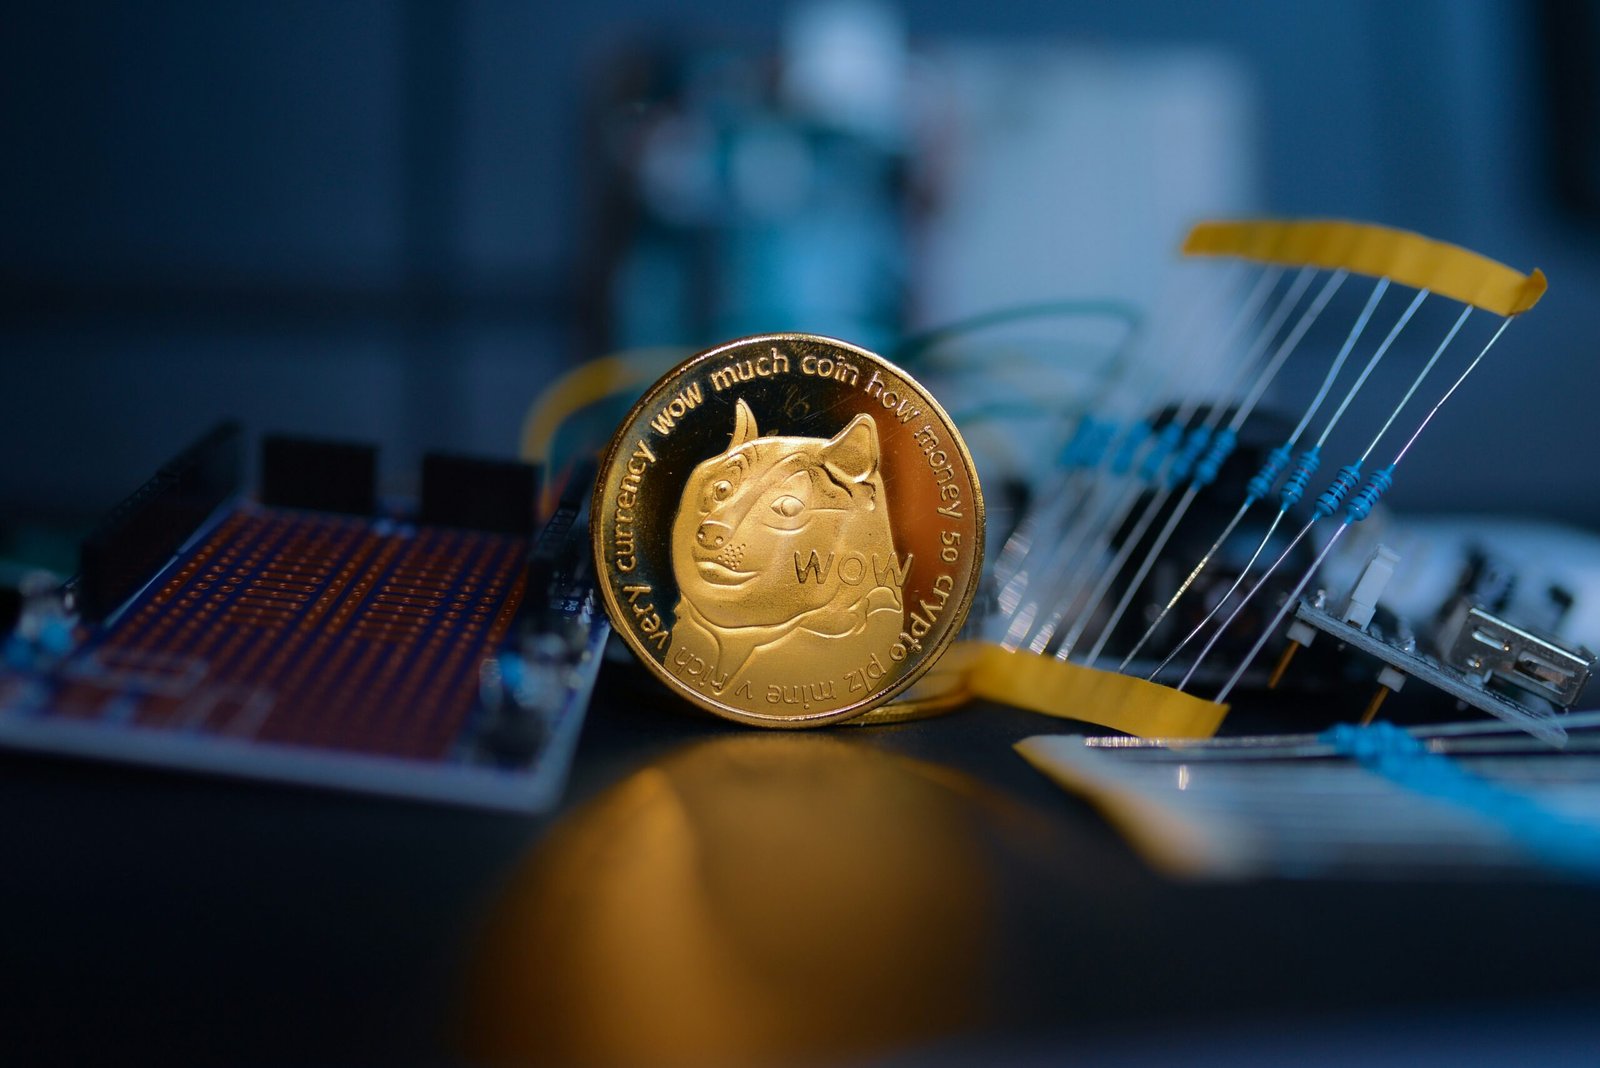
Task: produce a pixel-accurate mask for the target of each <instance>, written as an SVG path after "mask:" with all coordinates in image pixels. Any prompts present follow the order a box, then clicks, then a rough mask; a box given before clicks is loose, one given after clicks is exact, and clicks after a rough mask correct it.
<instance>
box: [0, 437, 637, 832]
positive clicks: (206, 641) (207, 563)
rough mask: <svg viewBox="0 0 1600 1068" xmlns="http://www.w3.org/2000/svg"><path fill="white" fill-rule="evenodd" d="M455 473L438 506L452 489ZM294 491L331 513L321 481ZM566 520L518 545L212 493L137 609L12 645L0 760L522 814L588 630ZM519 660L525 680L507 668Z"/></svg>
mask: <svg viewBox="0 0 1600 1068" xmlns="http://www.w3.org/2000/svg"><path fill="white" fill-rule="evenodd" d="M280 451H281V450H280ZM313 451H314V449H313ZM336 467H337V465H330V467H329V468H328V470H334V469H335V468H336ZM460 467H461V463H460V461H457V462H456V468H457V470H456V471H454V472H453V473H454V474H455V475H456V476H457V477H453V478H451V479H450V480H449V482H450V485H451V486H452V490H453V492H457V493H459V490H460V487H461V485H462V484H463V482H464V481H465V482H467V483H470V478H468V479H466V480H463V479H462V478H461V477H459V475H460ZM281 476H282V471H281V470H274V472H273V477H274V478H280V479H281ZM271 481H272V479H264V483H268V482H271ZM491 481H494V479H493V478H491ZM499 481H500V483H501V488H503V484H504V479H503V478H501V479H499ZM526 485H527V486H528V488H529V490H530V492H529V494H528V497H529V506H530V507H531V506H532V505H531V501H532V492H531V486H532V483H531V482H526ZM331 488H332V489H334V490H336V489H337V487H331ZM488 488H494V487H488ZM313 491H314V492H313V496H317V497H318V498H319V499H320V500H321V501H322V502H323V503H331V504H335V505H337V504H338V500H337V493H333V494H332V495H330V492H329V491H330V486H329V485H328V484H327V483H326V481H324V484H323V485H321V486H320V487H313ZM142 492H144V494H145V496H144V498H142V499H151V498H159V497H160V493H159V492H158V491H151V490H150V489H149V487H146V490H145V491H142ZM272 496H274V497H275V498H281V497H282V496H283V495H282V493H281V492H280V491H279V489H278V488H273V490H272ZM434 504H435V505H436V504H437V501H436V500H435V502H434ZM580 508H581V502H578V501H570V500H569V501H567V502H566V507H565V509H564V511H563V513H560V514H558V516H557V517H556V519H555V520H553V521H552V524H551V527H550V528H549V529H547V530H546V531H545V533H544V534H543V535H542V536H541V537H540V538H539V539H537V546H538V550H537V551H535V545H536V541H535V539H534V538H532V537H531V536H529V535H528V533H527V532H526V531H524V530H511V531H507V530H505V529H500V530H492V529H490V530H486V529H471V528H468V527H465V526H459V525H446V524H444V523H420V522H416V521H413V520H409V519H406V518H404V517H400V518H395V517H387V516H385V517H375V516H371V515H353V514H340V513H339V512H336V511H314V510H308V509H305V508H296V507H285V506H281V505H273V504H263V503H260V502H258V501H255V500H251V499H248V498H245V497H242V496H234V497H230V498H227V499H225V500H223V501H222V502H221V503H220V504H219V506H218V508H217V509H216V510H215V511H214V512H213V513H212V514H211V515H210V517H209V518H208V519H207V520H206V521H205V522H204V523H203V524H202V526H201V528H200V529H199V530H198V531H197V532H196V533H195V534H193V535H192V536H191V537H189V538H188V539H187V541H186V543H185V544H184V545H182V546H181V548H180V549H179V551H178V552H177V553H176V554H175V555H173V556H172V558H171V559H170V560H169V561H168V562H167V563H166V564H165V565H164V566H161V567H160V568H159V570H158V571H157V573H156V574H155V575H154V576H153V577H152V578H151V579H150V580H149V581H148V583H147V584H145V585H144V586H143V588H142V589H141V590H140V591H139V592H138V593H136V594H135V595H133V596H132V597H130V598H128V599H126V600H125V601H123V602H122V603H121V604H120V605H119V606H118V607H116V608H115V609H114V610H113V611H111V612H110V613H108V614H107V616H106V617H105V618H104V619H103V620H102V621H99V622H97V623H96V622H88V621H84V620H77V621H76V623H75V625H73V626H71V628H70V631H69V634H70V638H69V639H66V640H63V639H60V638H58V639H57V641H56V642H55V643H54V644H55V650H56V653H55V655H51V653H50V651H49V649H47V648H42V647H35V648H31V649H30V648H27V647H25V646H24V645H22V644H20V643H18V642H17V641H16V640H15V639H14V640H13V643H12V644H11V646H9V647H8V656H7V661H8V665H9V668H8V669H0V745H6V746H11V747H16V748H21V749H29V750H42V751H49V752H55V753H64V754H74V755H83V756H92V757H100V758H110V759H115V760H126V761H133V762H137V763H142V764H154V765H160V766H167V767H174V768H184V769H190V770H201V771H213V772H222V773H228V774H237V775H245V776H250V777H255V778H263V779H272V780H284V781H292V782H298V783H311V784H318V785H323V786H331V787H336V788H342V789H356V790H363V791H370V792H378V793H385V794H391V795H399V796H408V797H417V798H431V799H436V800H445V801H456V802H463V803H469V804H480V805H489V806H494V807H510V808H520V809H537V808H540V807H543V806H545V805H547V804H549V803H550V802H552V801H553V800H554V799H555V797H556V796H557V795H558V793H559V790H560V787H561V784H562V780H563V778H564V775H565V771H566V766H567V764H568V763H569V761H570V756H571V751H572V748H573V746H574V744H575V738H576V732H577V730H578V726H579V724H580V722H581V719H582V715H583V711H584V708H585V706H586V704H587V699H588V695H589V692H590V690H591V689H592V687H593V682H594V676H595V674H596V672H597V671H598V665H599V654H600V650H601V647H602V645H603V643H604V641H605V638H606V636H607V634H608V633H609V631H608V628H607V627H606V625H605V623H604V618H603V614H601V613H599V612H598V611H597V610H596V607H595V605H594V603H593V600H592V598H591V597H589V596H588V595H587V593H586V591H585V588H584V577H583V576H582V575H581V574H577V573H575V571H574V568H573V567H572V566H570V565H571V561H572V560H573V559H581V544H580V543H581V542H582V538H581V536H580V535H581V529H580V530H574V529H573V528H574V527H575V526H577V524H576V519H577V514H576V513H577V511H578V510H579V509H580ZM433 510H434V511H437V507H435V508H434V509H433ZM428 511H429V509H428V508H426V507H425V508H424V509H423V512H424V513H427V512H428ZM480 513H481V509H480ZM460 514H461V512H460V508H459V507H458V508H456V510H455V514H454V515H446V516H445V518H446V519H450V518H460ZM151 525H152V524H151V523H148V522H147V523H145V524H144V526H145V527H150V526H151ZM153 525H154V526H157V527H159V526H160V525H161V524H159V523H156V524H153ZM491 525H493V524H491ZM499 525H500V526H502V527H504V526H505V524H503V523H502V524H499ZM512 525H513V526H517V525H519V524H512ZM121 526H122V527H126V526H127V524H126V523H125V522H124V523H122V524H121ZM139 550H140V552H141V553H142V554H143V555H149V552H148V547H139ZM579 570H581V569H579ZM124 571H126V569H125V568H124V569H120V570H118V571H117V572H116V573H117V574H119V575H120V574H122V573H123V572H124ZM530 576H535V581H536V582H538V583H541V585H540V586H539V588H537V589H536V590H534V592H533V595H532V597H531V598H530V597H529V596H528V592H529V582H530ZM86 592H87V591H86ZM110 599H111V598H108V597H105V596H103V595H98V594H96V595H91V596H89V597H87V600H89V601H91V602H92V601H95V600H100V601H102V602H103V601H106V600H110ZM552 634H554V635H556V638H555V641H556V647H555V648H554V649H553V650H552V649H551V646H550V635H552ZM541 638H542V639H543V641H541ZM44 644H45V645H49V644H50V643H48V642H46V643H44ZM530 644H532V645H538V646H539V647H540V648H541V649H542V650H543V651H542V652H541V653H540V654H539V656H540V657H541V658H542V660H541V665H542V668H543V669H544V670H542V671H539V672H530V671H529V670H527V669H526V666H525V665H524V662H523V654H522V650H523V649H524V648H526V647H528V646H529V645H530ZM508 674H515V675H518V676H519V677H520V676H528V677H530V678H535V680H536V683H537V688H538V689H539V692H538V693H535V694H531V695H530V694H529V693H527V692H526V691H527V686H526V685H524V686H523V690H524V692H523V693H522V695H521V699H518V695H516V694H512V693H510V692H508V689H507V687H506V686H505V685H504V678H505V677H506V676H507V675H508ZM513 721H515V722H513ZM508 727H509V728H511V729H508Z"/></svg>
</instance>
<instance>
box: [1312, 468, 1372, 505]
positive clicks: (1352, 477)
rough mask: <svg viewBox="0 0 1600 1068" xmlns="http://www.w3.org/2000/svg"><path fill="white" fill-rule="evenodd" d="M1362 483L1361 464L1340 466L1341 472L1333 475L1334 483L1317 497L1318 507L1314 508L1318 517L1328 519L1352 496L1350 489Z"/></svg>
mask: <svg viewBox="0 0 1600 1068" xmlns="http://www.w3.org/2000/svg"><path fill="white" fill-rule="evenodd" d="M1359 485H1361V465H1360V464H1345V465H1344V466H1343V467H1341V468H1339V473H1338V474H1337V475H1335V476H1333V483H1332V484H1331V485H1329V486H1328V488H1327V489H1325V490H1323V491H1322V496H1320V497H1318V498H1317V504H1316V507H1315V508H1313V509H1312V511H1313V512H1315V513H1316V516H1317V518H1318V519H1326V518H1327V517H1328V516H1330V515H1332V514H1333V513H1335V512H1337V511H1338V510H1339V505H1341V504H1343V503H1344V499H1345V498H1346V497H1348V496H1350V491H1351V490H1353V489H1355V488H1356V487H1357V486H1359Z"/></svg>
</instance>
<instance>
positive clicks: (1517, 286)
mask: <svg viewBox="0 0 1600 1068" xmlns="http://www.w3.org/2000/svg"><path fill="white" fill-rule="evenodd" d="M1183 253H1184V255H1186V256H1237V257H1239V258H1241V259H1247V260H1256V261H1258V262H1261V263H1279V264H1285V265H1287V266H1291V267H1322V268H1324V269H1326V270H1341V269H1342V270H1346V271H1351V272H1354V273H1355V274H1364V275H1369V276H1371V277H1374V278H1388V279H1391V280H1393V281H1396V282H1399V283H1401V284H1402V285H1407V286H1410V287H1411V288H1413V289H1427V290H1430V291H1431V292H1434V293H1438V294H1440V295H1442V296H1446V297H1450V298H1451V299H1453V300H1459V301H1461V302H1462V303H1464V304H1471V305H1472V306H1473V307H1476V308H1482V309H1483V310H1484V311H1490V312H1494V313H1495V314H1496V315H1520V314H1521V313H1523V312H1525V311H1527V310H1528V309H1529V308H1531V307H1533V306H1534V305H1535V304H1537V303H1539V298H1540V297H1542V296H1544V291H1545V289H1546V288H1547V285H1548V283H1547V282H1546V281H1545V277H1544V273H1543V272H1542V271H1534V272H1533V273H1532V274H1522V273H1520V272H1518V271H1515V270H1512V269H1511V268H1510V267H1507V266H1506V265H1505V264H1503V263H1496V262H1495V261H1494V260H1491V259H1489V258H1488V257H1487V256H1480V255H1478V254H1477V253H1476V252H1468V251H1467V250H1466V249H1464V248H1461V247H1460V246H1459V245H1451V244H1447V243H1446V242H1443V241H1435V240H1433V239H1432V238H1428V237H1423V236H1422V235H1421V234H1414V233H1411V232H1410V231H1408V230H1395V229H1393V228H1391V227H1388V226H1375V225H1372V224H1369V223H1353V222H1337V221H1321V220H1316V221H1311V220H1295V221H1288V220H1273V219H1262V220H1256V221H1244V222H1203V223H1200V224H1198V225H1196V226H1195V228H1194V229H1193V230H1191V231H1190V232H1189V237H1188V239H1187V240H1186V241H1184V243H1183Z"/></svg>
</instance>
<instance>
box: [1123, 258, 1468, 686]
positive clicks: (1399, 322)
mask: <svg viewBox="0 0 1600 1068" xmlns="http://www.w3.org/2000/svg"><path fill="white" fill-rule="evenodd" d="M1427 296H1428V291H1427V290H1426V289H1419V290H1418V291H1417V295H1416V296H1415V297H1413V298H1412V300H1411V303H1410V304H1408V305H1407V306H1406V309H1405V311H1403V312H1401V313H1400V317H1399V318H1398V319H1396V320H1395V323H1394V325H1393V326H1392V327H1390V328H1389V333H1388V334H1387V335H1385V336H1384V339H1383V341H1382V342H1381V343H1380V344H1379V345H1378V348H1377V350H1376V351H1375V352H1373V354H1372V355H1371V356H1370V357H1369V358H1368V359H1367V362H1366V365H1365V366H1364V367H1362V369H1361V373H1360V374H1359V375H1357V376H1356V380H1355V382H1353V383H1351V385H1350V388H1349V389H1348V390H1346V391H1345V395H1344V399H1343V400H1341V401H1340V402H1339V407H1338V408H1337V409H1336V410H1335V411H1334V413H1333V414H1332V415H1331V416H1329V418H1328V422H1327V425H1326V426H1324V427H1323V428H1322V433H1321V434H1320V435H1318V437H1317V444H1316V446H1315V449H1314V450H1313V451H1315V450H1320V449H1321V448H1322V446H1323V445H1324V444H1325V443H1326V442H1327V440H1328V435H1330V434H1332V433H1333V428H1334V427H1336V426H1338V424H1339V420H1340V419H1342V418H1343V417H1344V413H1345V412H1346V411H1347V410H1348V409H1349V407H1350V404H1351V402H1352V401H1354V400H1355V397H1356V394H1358V393H1360V392H1361V387H1362V386H1364V385H1366V383H1367V379H1368V378H1369V377H1371V375H1372V372H1373V370H1374V369H1375V368H1376V367H1377V366H1378V364H1379V363H1380V362H1381V361H1382V360H1383V357H1384V356H1385V355H1386V354H1387V353H1388V352H1389V350H1390V348H1392V347H1393V346H1394V342H1395V339H1396V338H1398V337H1399V336H1400V332H1401V331H1402V330H1404V329H1405V327H1406V324H1408V323H1409V322H1410V321H1411V319H1412V317H1413V316H1414V315H1416V313H1417V309H1418V308H1420V307H1421V306H1422V302H1423V300H1424V299H1426V298H1427ZM1372 306H1373V303H1372V302H1370V301H1369V308H1370V307H1372ZM1469 308H1470V306H1469ZM1459 329H1460V322H1459V321H1458V322H1457V324H1456V326H1455V328H1453V329H1452V330H1451V332H1450V334H1449V336H1448V337H1447V338H1446V339H1445V341H1444V342H1443V344H1441V345H1440V347H1439V348H1438V349H1437V350H1436V351H1435V353H1434V356H1433V358H1432V359H1430V360H1429V361H1428V364H1427V366H1426V367H1424V368H1423V369H1422V373H1421V374H1420V375H1418V376H1417V379H1416V380H1415V381H1413V382H1412V384H1411V387H1410V388H1409V389H1407V390H1406V397H1405V398H1404V399H1402V401H1401V404H1400V405H1399V406H1397V410H1398V408H1399V407H1400V406H1403V405H1404V403H1405V400H1406V399H1409V398H1410V396H1411V394H1412V393H1414V392H1415V391H1416V387H1417V384H1418V382H1420V381H1421V379H1422V377H1424V376H1425V375H1426V374H1427V373H1428V371H1429V370H1430V369H1432V367H1433V364H1434V363H1435V362H1436V361H1437V359H1438V356H1439V353H1441V352H1443V351H1444V347H1445V345H1448V344H1449V343H1450V340H1451V339H1453V338H1454V337H1455V334H1456V331H1457V330H1459ZM1390 422H1393V415H1391V417H1390ZM1385 428H1387V424H1385ZM1380 438H1381V434H1380V435H1379V437H1378V438H1374V440H1373V442H1372V444H1371V445H1368V447H1367V451H1368V452H1369V453H1370V452H1371V450H1372V448H1373V446H1375V445H1376V444H1377V442H1378V440H1379V439H1380ZM1363 456H1365V454H1363ZM1358 467H1359V465H1352V467H1351V468H1346V469H1345V471H1342V472H1340V475H1341V477H1343V476H1344V475H1345V474H1346V473H1347V472H1349V471H1350V470H1352V469H1354V468H1358ZM1355 477H1356V478H1357V479H1358V480H1359V474H1357V475H1356V476H1355ZM1343 492H1348V490H1345V491H1343ZM1341 496H1342V494H1341ZM1292 504H1293V502H1291V501H1290V500H1289V499H1287V497H1286V498H1285V500H1284V501H1283V504H1282V506H1281V507H1280V508H1279V515H1280V516H1281V515H1282V514H1283V513H1286V512H1287V511H1288V510H1289V509H1290V507H1292ZM1334 508H1335V510H1337V504H1335V506H1334ZM1311 522H1312V523H1313V524H1315V523H1316V519H1312V521H1311ZM1277 527H1278V523H1277V521H1274V522H1273V524H1272V526H1271V527H1270V528H1269V529H1268V531H1267V533H1266V534H1265V535H1263V536H1262V539H1261V544H1260V545H1258V546H1257V547H1256V550H1255V552H1253V553H1252V554H1251V555H1250V564H1249V565H1247V566H1246V568H1245V569H1244V570H1243V571H1241V572H1240V573H1239V576H1238V577H1237V578H1235V579H1234V581H1233V585H1232V586H1230V587H1229V588H1228V592H1227V593H1226V594H1224V595H1223V597H1222V599H1221V600H1219V601H1218V602H1217V603H1216V604H1215V605H1213V606H1212V608H1211V610H1210V611H1209V612H1207V613H1206V615H1205V618H1204V619H1202V620H1201V621H1200V622H1199V623H1198V624H1196V625H1195V627H1194V629H1192V630H1191V631H1190V632H1189V633H1188V634H1187V635H1185V636H1184V638H1183V640H1182V641H1181V642H1179V643H1178V645H1177V647H1176V648H1174V649H1173V650H1172V652H1171V653H1169V654H1168V655H1167V658H1166V659H1165V660H1163V661H1162V662H1161V664H1160V665H1159V666H1157V668H1156V670H1155V671H1154V672H1151V674H1150V675H1149V676H1148V677H1149V678H1152V679H1153V678H1155V676H1156V675H1157V674H1159V673H1160V672H1161V671H1162V670H1163V669H1164V668H1165V667H1166V666H1167V664H1169V663H1171V662H1172V660H1173V658H1174V657H1176V656H1177V654H1178V653H1179V652H1180V651H1182V650H1183V649H1184V648H1185V647H1186V646H1187V645H1188V644H1189V643H1190V642H1191V641H1193V640H1194V639H1195V638H1196V637H1198V636H1199V635H1200V632H1201V631H1203V630H1204V629H1205V628H1206V627H1207V626H1208V625H1209V624H1210V623H1211V621H1212V620H1213V619H1214V618H1216V615H1217V613H1218V612H1220V611H1221V610H1222V608H1223V606H1224V605H1226V604H1227V603H1228V598H1230V597H1232V596H1233V594H1234V592H1235V591H1237V590H1238V589H1239V587H1240V586H1241V585H1242V584H1243V583H1244V580H1245V578H1246V577H1247V576H1248V575H1249V573H1250V572H1249V567H1250V566H1253V565H1254V562H1255V561H1256V560H1257V559H1258V558H1259V557H1260V555H1261V552H1262V550H1263V549H1264V548H1265V547H1266V543H1267V541H1268V540H1269V539H1271V537H1272V534H1273V532H1274V531H1276V530H1277ZM1307 529H1310V528H1309V527H1307ZM1304 533H1305V531H1302V532H1301V533H1300V534H1299V535H1296V536H1295V540H1294V542H1292V543H1291V544H1290V549H1293V547H1294V546H1295V545H1297V544H1299V542H1300V538H1301V537H1303V536H1304ZM1286 552H1287V550H1286ZM1282 562H1283V558H1282V557H1280V558H1279V559H1278V560H1276V561H1274V562H1273V564H1272V566H1271V567H1270V568H1268V570H1267V575H1266V576H1264V578H1263V581H1264V579H1265V578H1266V577H1270V576H1271V574H1272V572H1273V571H1275V570H1276V569H1277V567H1278V565H1279V564H1281V563H1282ZM1261 586H1262V583H1257V584H1256V585H1255V586H1253V587H1251V589H1250V592H1249V593H1247V594H1245V596H1244V599H1243V600H1242V601H1240V602H1239V604H1238V605H1237V606H1235V608H1234V610H1233V612H1232V613H1230V614H1229V615H1228V616H1227V617H1226V618H1225V619H1223V620H1222V622H1221V623H1220V624H1219V625H1218V627H1217V630H1216V633H1214V634H1213V635H1212V636H1211V640H1210V641H1208V642H1206V644H1205V646H1204V647H1203V648H1202V649H1201V650H1200V656H1199V657H1198V658H1197V659H1196V660H1195V662H1194V663H1193V664H1191V665H1190V666H1189V670H1188V671H1187V672H1186V673H1185V674H1184V676H1183V680H1182V682H1180V683H1179V684H1178V689H1180V690H1181V689H1183V688H1184V686H1186V685H1188V683H1189V680H1190V679H1192V678H1193V677H1194V673H1195V670H1196V669H1197V668H1199V666H1200V663H1201V662H1202V661H1203V660H1205V658H1206V656H1207V655H1209V654H1210V652H1211V650H1212V649H1213V648H1214V647H1215V646H1216V644H1217V639H1218V638H1220V637H1221V636H1222V633H1223V632H1224V631H1226V630H1227V629H1228V626H1229V625H1230V624H1231V623H1232V622H1233V620H1234V618H1235V617H1236V616H1238V614H1239V612H1240V611H1241V610H1242V609H1243V608H1244V606H1245V605H1246V604H1248V603H1249V602H1250V599H1251V598H1253V597H1254V596H1255V594H1256V591H1257V590H1259V589H1260V588H1261Z"/></svg>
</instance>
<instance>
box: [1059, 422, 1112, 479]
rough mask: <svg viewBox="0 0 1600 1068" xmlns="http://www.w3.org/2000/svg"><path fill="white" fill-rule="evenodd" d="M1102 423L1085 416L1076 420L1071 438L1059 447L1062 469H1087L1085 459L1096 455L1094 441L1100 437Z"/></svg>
mask: <svg viewBox="0 0 1600 1068" xmlns="http://www.w3.org/2000/svg"><path fill="white" fill-rule="evenodd" d="M1103 425H1104V424H1103V421H1102V420H1099V419H1096V418H1095V417H1094V416H1092V415H1086V416H1084V417H1083V418H1082V419H1080V420H1078V425H1077V428H1076V429H1074V430H1073V432H1072V437H1070V438H1068V439H1067V443H1066V444H1065V445H1063V446H1061V456H1060V459H1059V461H1058V462H1059V463H1060V464H1061V466H1062V467H1087V466H1090V464H1087V463H1085V462H1084V461H1085V458H1087V457H1089V456H1090V455H1091V454H1094V453H1096V447H1095V441H1096V440H1097V439H1098V438H1099V437H1100V434H1101V429H1100V428H1101V427H1102V426H1103Z"/></svg>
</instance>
